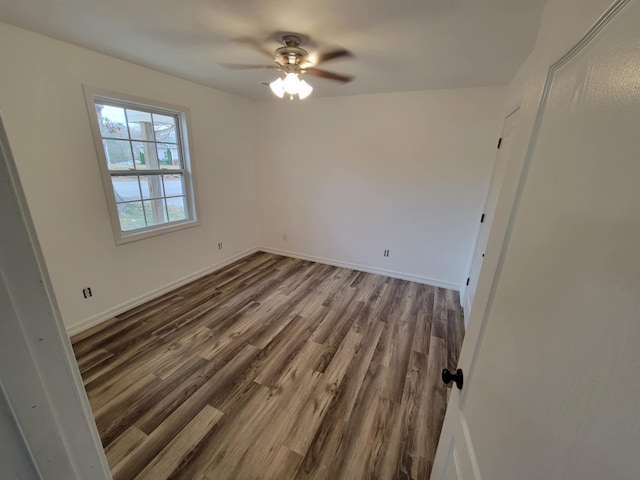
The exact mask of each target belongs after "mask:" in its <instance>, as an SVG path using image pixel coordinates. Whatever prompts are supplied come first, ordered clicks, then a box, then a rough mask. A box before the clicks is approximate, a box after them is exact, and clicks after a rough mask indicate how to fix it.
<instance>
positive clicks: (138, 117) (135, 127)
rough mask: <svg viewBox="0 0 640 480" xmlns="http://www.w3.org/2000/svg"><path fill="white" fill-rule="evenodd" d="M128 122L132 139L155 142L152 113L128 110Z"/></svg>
mask: <svg viewBox="0 0 640 480" xmlns="http://www.w3.org/2000/svg"><path fill="white" fill-rule="evenodd" d="M127 120H128V121H129V134H130V135H131V138H132V139H134V140H151V141H153V122H152V120H151V114H150V113H148V112H140V111H138V110H131V109H129V108H127Z"/></svg>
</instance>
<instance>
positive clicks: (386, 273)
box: [258, 245, 462, 292]
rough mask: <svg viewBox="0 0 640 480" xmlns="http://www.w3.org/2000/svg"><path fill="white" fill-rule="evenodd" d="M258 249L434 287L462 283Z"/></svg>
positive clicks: (455, 285) (455, 288)
mask: <svg viewBox="0 0 640 480" xmlns="http://www.w3.org/2000/svg"><path fill="white" fill-rule="evenodd" d="M258 250H259V251H261V252H267V253H273V254H275V255H283V256H285V257H293V258H299V259H301V260H309V261H311V262H317V263H324V264H326V265H332V266H334V267H342V268H350V269H351V270H359V271H361V272H367V273H375V274H376V275H384V276H386V277H391V278H399V279H400V280H408V281H410V282H416V283H424V284H426V285H433V286H434V287H441V288H448V289H450V290H456V291H458V292H459V291H460V289H461V288H462V285H459V284H457V283H452V282H444V281H441V280H436V279H434V278H429V277H423V276H421V275H413V274H410V273H402V272H396V271H394V270H385V269H384V268H376V267H368V266H366V265H360V264H358V263H351V262H342V261H340V260H334V259H331V258H324V257H317V256H315V255H307V254H304V253H298V252H291V251H289V250H281V249H279V248H272V247H267V246H264V245H263V246H260V247H258Z"/></svg>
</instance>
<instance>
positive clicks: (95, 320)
mask: <svg viewBox="0 0 640 480" xmlns="http://www.w3.org/2000/svg"><path fill="white" fill-rule="evenodd" d="M258 250H260V249H259V248H256V247H253V248H249V249H247V250H245V251H244V252H240V253H238V254H236V255H233V256H232V257H230V258H227V259H226V260H222V261H221V262H218V263H215V264H213V265H211V266H209V267H207V268H204V269H202V270H199V271H197V272H195V273H192V274H190V275H187V276H186V277H183V278H180V279H178V280H176V281H174V282H171V283H168V284H167V285H164V286H162V287H160V288H156V289H155V290H152V291H150V292H148V293H145V294H144V295H141V296H139V297H136V298H134V299H132V300H129V301H127V302H125V303H121V304H120V305H117V306H115V307H113V308H110V309H108V310H105V311H103V312H100V313H97V314H95V315H93V316H92V317H89V318H87V319H86V320H83V321H81V322H78V323H76V324H74V325H69V326H67V327H66V329H67V334H68V335H69V336H70V337H71V336H73V335H76V334H78V333H80V332H84V331H85V330H88V329H89V328H91V327H95V326H96V325H99V324H100V323H102V322H104V321H107V320H109V319H111V318H113V317H115V316H116V315H120V314H122V313H124V312H126V311H128V310H131V309H132V308H135V307H137V306H139V305H142V304H143V303H145V302H148V301H149V300H153V299H154V298H157V297H159V296H160V295H164V294H165V293H168V292H170V291H171V290H174V289H176V288H178V287H181V286H183V285H186V284H187V283H189V282H192V281H193V280H196V279H198V278H200V277H204V276H205V275H208V274H210V273H213V272H215V271H216V270H220V269H221V268H224V267H226V266H227V265H230V264H232V263H233V262H236V261H238V260H240V259H241V258H244V257H246V256H248V255H251V254H252V253H255V252H257V251H258Z"/></svg>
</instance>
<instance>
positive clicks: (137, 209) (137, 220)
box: [118, 202, 147, 232]
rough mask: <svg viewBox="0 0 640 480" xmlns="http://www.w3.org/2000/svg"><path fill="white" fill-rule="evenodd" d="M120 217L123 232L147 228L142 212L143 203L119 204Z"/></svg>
mask: <svg viewBox="0 0 640 480" xmlns="http://www.w3.org/2000/svg"><path fill="white" fill-rule="evenodd" d="M118 216H119V217H120V228H122V231H123V232H125V231H127V230H135V229H136V228H144V227H146V226H147V225H146V223H145V221H144V213H143V212H142V202H131V203H119V204H118Z"/></svg>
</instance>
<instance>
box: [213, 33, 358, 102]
mask: <svg viewBox="0 0 640 480" xmlns="http://www.w3.org/2000/svg"><path fill="white" fill-rule="evenodd" d="M235 41H236V42H237V43H241V44H243V45H246V46H248V47H251V48H252V49H253V50H255V51H257V52H259V53H261V54H262V55H265V56H267V57H269V58H271V59H273V61H274V63H275V65H242V64H235V63H224V64H221V65H222V66H223V67H226V68H231V69H235V70H249V69H257V68H263V69H269V70H277V71H279V72H280V76H279V77H278V78H276V79H275V80H274V81H273V82H271V83H268V84H266V85H269V87H270V88H271V91H272V92H273V93H274V94H275V95H276V96H278V97H280V98H283V97H284V96H285V94H286V95H288V96H289V98H290V99H291V100H293V98H294V95H295V96H297V97H298V98H299V99H300V100H302V99H304V98H307V97H308V96H309V95H310V94H311V92H312V91H313V87H312V86H311V85H309V84H308V83H307V82H306V81H305V80H304V79H302V78H301V77H302V75H305V74H307V75H313V76H315V77H321V78H326V79H328V80H333V81H336V82H341V83H349V82H350V81H352V80H353V79H354V77H352V76H349V75H343V74H340V73H335V72H329V71H327V70H321V69H319V68H317V67H316V66H317V65H319V64H321V63H323V62H327V61H329V60H334V59H337V58H341V57H353V54H352V53H351V52H350V51H349V50H345V49H343V48H339V49H334V50H330V51H328V52H324V53H319V54H316V55H314V54H310V53H309V52H308V51H307V50H305V49H304V48H302V47H301V46H300V45H301V44H302V36H301V35H296V34H293V33H287V34H285V35H283V36H282V43H283V44H284V46H282V47H279V48H277V49H276V50H275V52H273V53H272V52H270V51H269V50H267V49H266V48H265V47H264V46H263V45H261V44H260V42H258V41H257V40H255V39H253V38H250V37H242V38H238V39H235Z"/></svg>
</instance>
